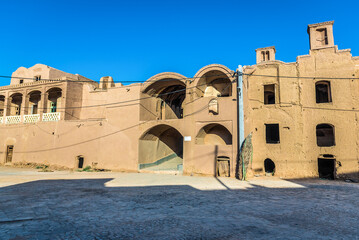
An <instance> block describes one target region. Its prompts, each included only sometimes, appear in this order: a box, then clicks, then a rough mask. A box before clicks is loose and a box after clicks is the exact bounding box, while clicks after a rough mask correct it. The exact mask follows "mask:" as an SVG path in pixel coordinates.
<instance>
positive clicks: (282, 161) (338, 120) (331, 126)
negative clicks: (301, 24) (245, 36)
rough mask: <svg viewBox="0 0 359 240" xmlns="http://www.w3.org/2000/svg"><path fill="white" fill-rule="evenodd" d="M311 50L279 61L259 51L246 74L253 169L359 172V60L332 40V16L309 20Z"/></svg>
mask: <svg viewBox="0 0 359 240" xmlns="http://www.w3.org/2000/svg"><path fill="white" fill-rule="evenodd" d="M308 34H309V40H310V51H309V55H305V56H298V57H297V61H296V62H293V63H284V62H281V61H278V60H275V52H276V50H275V48H274V47H268V48H261V49H257V50H256V53H257V64H256V65H254V66H247V67H245V69H244V75H243V86H244V89H243V94H244V102H245V109H244V113H245V119H244V120H245V124H244V125H245V134H249V133H252V134H253V164H252V170H253V174H262V173H263V172H267V173H274V174H275V175H277V176H281V177H287V178H308V177H309V178H311V177H322V178H330V179H333V178H340V177H343V178H358V174H359V158H358V153H359V148H358V142H359V135H358V132H359V125H358V113H359V112H358V110H359V108H358V106H359V102H358V101H359V81H358V80H359V58H358V57H352V55H351V53H350V49H346V50H338V47H337V46H336V45H334V37H333V22H324V23H319V24H311V25H308Z"/></svg>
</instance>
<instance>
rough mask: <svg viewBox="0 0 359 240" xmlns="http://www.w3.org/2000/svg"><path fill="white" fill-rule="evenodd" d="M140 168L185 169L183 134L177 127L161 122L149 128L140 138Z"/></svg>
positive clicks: (152, 169)
mask: <svg viewBox="0 0 359 240" xmlns="http://www.w3.org/2000/svg"><path fill="white" fill-rule="evenodd" d="M138 163H139V164H138V166H139V170H148V171H178V172H182V170H183V167H182V166H183V136H182V135H181V133H179V132H178V131H177V130H176V129H175V128H173V127H171V126H168V125H165V124H161V125H157V126H155V127H152V128H150V129H149V130H147V131H146V132H145V133H144V134H143V135H142V136H141V137H140V139H139V156H138Z"/></svg>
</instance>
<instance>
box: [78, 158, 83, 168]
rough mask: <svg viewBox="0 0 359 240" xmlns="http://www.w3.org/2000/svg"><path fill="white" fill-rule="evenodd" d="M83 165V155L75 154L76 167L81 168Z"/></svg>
mask: <svg viewBox="0 0 359 240" xmlns="http://www.w3.org/2000/svg"><path fill="white" fill-rule="evenodd" d="M83 167H84V157H83V156H77V168H83Z"/></svg>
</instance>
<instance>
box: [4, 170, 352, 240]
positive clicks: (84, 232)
mask: <svg viewBox="0 0 359 240" xmlns="http://www.w3.org/2000/svg"><path fill="white" fill-rule="evenodd" d="M0 239H29V240H30V239H91V240H92V239H359V184H355V183H346V182H341V181H325V180H301V181H300V180H296V181H286V180H281V179H277V178H273V177H263V178H257V179H253V180H251V181H247V182H242V181H238V180H236V179H229V178H218V179H216V178H211V177H188V176H175V175H161V174H146V173H141V174H138V173H114V172H98V173H91V172H90V173H88V172H69V171H58V172H38V171H37V170H35V169H20V168H8V167H0Z"/></svg>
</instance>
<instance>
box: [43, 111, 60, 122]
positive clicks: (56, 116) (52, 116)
mask: <svg viewBox="0 0 359 240" xmlns="http://www.w3.org/2000/svg"><path fill="white" fill-rule="evenodd" d="M60 116H61V115H60V113H59V112H54V113H44V114H42V121H43V122H54V121H60Z"/></svg>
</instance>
